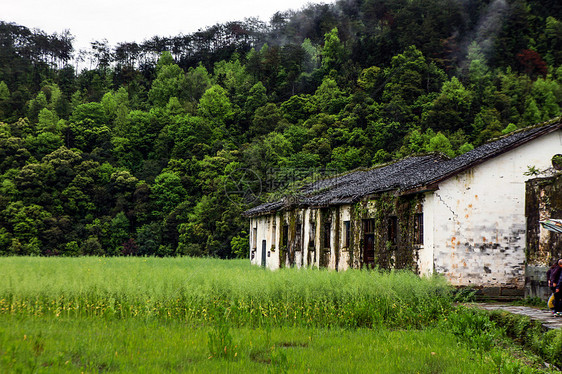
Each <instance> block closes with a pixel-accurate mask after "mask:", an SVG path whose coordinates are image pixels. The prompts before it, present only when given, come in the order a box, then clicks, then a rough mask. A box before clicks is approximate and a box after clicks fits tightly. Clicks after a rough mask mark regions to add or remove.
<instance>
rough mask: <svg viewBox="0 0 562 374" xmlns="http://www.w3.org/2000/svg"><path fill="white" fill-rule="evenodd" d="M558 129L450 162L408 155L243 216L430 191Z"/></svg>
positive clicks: (520, 134)
mask: <svg viewBox="0 0 562 374" xmlns="http://www.w3.org/2000/svg"><path fill="white" fill-rule="evenodd" d="M560 128H562V123H561V122H560V120H559V119H558V120H556V121H554V122H550V123H548V124H543V125H540V126H535V127H530V128H526V129H522V130H520V131H517V132H515V133H512V134H510V135H507V136H505V137H502V138H500V139H497V140H494V141H491V142H488V143H486V144H484V145H482V146H480V147H477V148H475V149H473V150H472V151H469V152H467V153H464V154H462V155H460V156H458V157H455V158H453V159H448V158H446V157H444V156H443V155H440V154H430V155H423V156H412V157H408V158H405V159H402V160H399V161H396V162H393V163H391V164H387V165H382V166H378V167H375V168H372V169H367V170H363V169H360V170H355V171H352V172H349V173H347V174H343V175H340V176H336V177H333V178H328V179H324V180H320V181H318V182H315V183H312V184H309V185H307V186H305V187H304V188H302V189H301V190H300V192H299V194H298V195H297V196H293V197H291V198H287V199H283V200H278V201H276V202H272V203H266V204H262V205H259V206H256V207H254V208H252V209H249V210H247V211H245V212H244V215H245V216H256V215H263V214H268V213H271V212H275V211H277V210H280V209H282V208H285V207H290V206H303V207H304V206H313V207H318V206H327V205H340V204H350V203H354V202H356V201H358V200H360V199H361V198H362V197H364V196H367V195H371V194H377V193H381V192H385V191H392V190H395V191H397V192H399V193H400V192H402V193H408V192H409V191H410V192H416V191H419V190H424V189H431V188H434V187H432V186H434V185H435V184H437V183H439V182H440V181H442V180H445V179H448V178H450V177H452V176H454V175H456V174H458V173H460V172H462V171H464V170H467V169H469V168H471V167H474V166H476V165H478V164H480V163H482V162H484V161H486V160H488V159H490V158H493V157H495V156H498V155H500V154H502V153H505V152H507V151H509V150H511V149H513V148H516V147H518V146H520V145H522V144H525V143H527V142H529V141H531V140H533V139H536V138H538V137H540V136H542V135H545V134H548V133H550V132H552V131H556V130H557V129H560Z"/></svg>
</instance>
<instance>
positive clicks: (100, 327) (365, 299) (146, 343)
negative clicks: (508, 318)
mask: <svg viewBox="0 0 562 374" xmlns="http://www.w3.org/2000/svg"><path fill="white" fill-rule="evenodd" d="M0 269H2V271H1V276H0V372H46V373H47V372H48V373H51V372H316V373H323V372H335V373H346V372H351V373H353V372H370V373H399V372H407V373H459V372H471V373H490V372H506V373H507V372H513V373H515V372H536V371H541V370H542V369H540V368H539V367H538V366H537V365H535V363H534V361H533V360H532V358H529V356H528V355H524V360H519V359H515V358H513V355H512V354H511V352H510V351H509V350H506V349H504V348H502V347H501V345H502V344H501V343H499V342H501V341H502V339H504V338H502V336H501V331H499V330H497V329H494V328H493V326H492V325H491V322H490V321H489V320H487V319H486V320H484V319H479V318H480V317H479V315H476V314H472V313H468V312H466V311H465V312H458V311H455V310H454V309H453V302H452V290H451V288H450V287H449V286H448V285H447V284H446V282H445V281H444V280H443V279H442V278H439V277H433V278H426V279H420V278H419V277H417V276H415V275H413V274H411V273H409V272H379V271H358V270H353V271H346V272H339V273H338V272H333V271H322V270H310V269H306V270H305V269H301V270H299V269H282V270H279V271H274V272H271V271H266V270H263V269H261V268H258V267H254V266H251V265H250V264H249V263H248V261H245V260H236V261H223V260H213V259H192V258H164V259H159V258H97V257H83V258H35V257H8V258H0ZM451 321H453V323H452V322H451ZM467 323H468V325H467ZM463 324H464V325H466V326H468V328H463V329H462V331H460V330H459V329H458V327H459V326H463ZM471 326H480V327H479V331H478V333H475V334H472V335H470V334H467V330H470V328H471ZM476 336H482V337H480V338H476ZM479 339H480V340H479ZM508 369H509V370H511V371H506V370H508ZM514 370H519V371H514Z"/></svg>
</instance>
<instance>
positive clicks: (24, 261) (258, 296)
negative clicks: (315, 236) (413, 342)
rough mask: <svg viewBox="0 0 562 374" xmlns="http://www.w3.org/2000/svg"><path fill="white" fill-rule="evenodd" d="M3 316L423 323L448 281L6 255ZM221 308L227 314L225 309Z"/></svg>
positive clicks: (0, 289)
mask: <svg viewBox="0 0 562 374" xmlns="http://www.w3.org/2000/svg"><path fill="white" fill-rule="evenodd" d="M0 269H1V276H0V313H1V314H13V315H34V316H66V317H90V316H103V317H107V318H129V317H143V318H163V319H180V320H186V321H193V322H196V323H199V322H209V321H214V320H216V319H217V315H218V313H219V314H221V316H220V317H221V318H223V317H224V318H227V319H228V320H229V322H230V323H232V324H236V325H238V326H262V325H264V324H265V325H275V326H311V327H313V326H316V327H332V326H333V327H336V326H338V327H358V326H372V325H377V324H383V323H384V324H385V325H387V326H391V327H392V326H397V327H398V326H400V327H403V326H411V327H419V326H422V325H425V324H427V323H429V322H431V321H433V320H435V319H437V318H438V317H439V316H441V315H443V314H445V313H447V312H448V311H449V310H450V308H451V301H450V300H451V298H450V288H449V287H448V286H447V284H446V282H445V280H443V279H441V278H438V277H435V278H426V279H420V278H419V277H418V276H416V275H414V274H412V273H410V272H401V271H394V272H379V271H360V270H349V271H345V272H334V271H325V270H311V269H300V270H299V269H281V270H279V271H273V272H272V271H267V270H263V269H261V268H258V267H255V266H251V265H250V264H249V263H248V261H247V260H236V261H221V260H213V259H193V258H166V259H159V258H96V257H84V258H33V257H9V258H0ZM222 314H223V315H222Z"/></svg>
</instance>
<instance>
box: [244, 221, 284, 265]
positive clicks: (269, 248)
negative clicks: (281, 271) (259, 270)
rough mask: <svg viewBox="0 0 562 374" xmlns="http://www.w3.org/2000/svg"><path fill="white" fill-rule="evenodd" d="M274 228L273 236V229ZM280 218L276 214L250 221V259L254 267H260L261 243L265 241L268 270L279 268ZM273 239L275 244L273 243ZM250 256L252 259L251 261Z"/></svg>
mask: <svg viewBox="0 0 562 374" xmlns="http://www.w3.org/2000/svg"><path fill="white" fill-rule="evenodd" d="M274 226H275V231H276V233H275V235H274V234H273V227H274ZM280 229H281V227H280V218H279V216H278V215H276V214H272V215H266V216H260V217H253V218H251V219H250V258H251V262H252V264H254V265H258V266H261V265H262V242H263V240H265V241H266V251H265V263H266V267H267V268H269V269H278V268H279V249H278V248H279V232H280ZM273 239H275V242H273ZM252 254H253V256H254V258H253V259H252Z"/></svg>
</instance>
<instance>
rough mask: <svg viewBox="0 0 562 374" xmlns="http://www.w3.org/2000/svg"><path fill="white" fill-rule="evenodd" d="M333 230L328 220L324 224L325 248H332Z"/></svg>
mask: <svg viewBox="0 0 562 374" xmlns="http://www.w3.org/2000/svg"><path fill="white" fill-rule="evenodd" d="M331 231H332V224H331V223H330V222H326V223H325V224H324V248H330V234H331Z"/></svg>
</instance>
